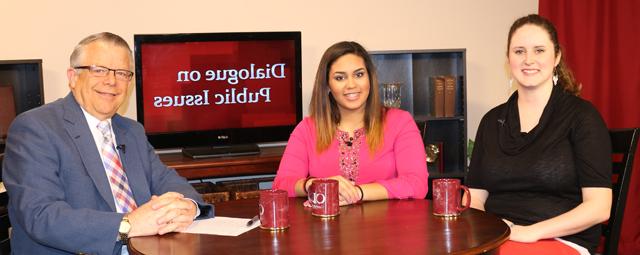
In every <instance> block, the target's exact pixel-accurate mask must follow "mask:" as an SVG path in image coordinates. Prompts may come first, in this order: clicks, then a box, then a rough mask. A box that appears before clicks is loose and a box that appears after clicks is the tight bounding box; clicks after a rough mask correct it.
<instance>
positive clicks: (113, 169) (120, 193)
mask: <svg viewBox="0 0 640 255" xmlns="http://www.w3.org/2000/svg"><path fill="white" fill-rule="evenodd" d="M98 130H100V132H101V133H102V136H103V137H104V140H103V141H102V145H101V146H100V152H101V153H102V164H103V165H104V169H105V171H106V173H107V177H108V179H109V185H110V186H111V192H112V193H113V197H114V198H115V201H116V209H117V212H119V213H126V212H130V211H133V210H135V209H136V207H137V206H136V201H134V200H133V193H131V188H130V187H129V181H128V180H127V175H126V173H125V172H124V169H123V168H122V162H120V158H119V157H118V153H116V150H115V146H114V145H113V139H112V136H111V125H110V124H109V122H108V121H106V120H104V121H101V122H100V123H98Z"/></svg>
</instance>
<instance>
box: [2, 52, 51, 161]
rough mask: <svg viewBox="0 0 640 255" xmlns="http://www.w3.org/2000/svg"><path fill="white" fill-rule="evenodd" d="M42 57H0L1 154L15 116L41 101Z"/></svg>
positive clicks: (42, 95)
mask: <svg viewBox="0 0 640 255" xmlns="http://www.w3.org/2000/svg"><path fill="white" fill-rule="evenodd" d="M42 84H43V83H42V60H41V59H24V60H0V153H4V149H5V142H6V139H7V132H8V130H9V126H10V125H11V122H12V121H13V119H15V117H16V116H17V115H18V114H20V113H22V112H26V111H28V110H30V109H33V108H36V107H38V106H41V105H42V103H43V102H44V94H43V92H42V89H43V86H42Z"/></svg>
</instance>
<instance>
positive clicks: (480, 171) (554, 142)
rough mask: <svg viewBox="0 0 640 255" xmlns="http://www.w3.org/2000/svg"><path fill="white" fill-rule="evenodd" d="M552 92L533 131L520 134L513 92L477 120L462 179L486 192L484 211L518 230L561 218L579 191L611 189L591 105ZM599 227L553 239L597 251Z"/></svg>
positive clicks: (607, 157)
mask: <svg viewBox="0 0 640 255" xmlns="http://www.w3.org/2000/svg"><path fill="white" fill-rule="evenodd" d="M559 87H560V86H555V87H554V89H553V92H552V93H551V97H550V99H549V102H548V103H547V105H546V107H545V109H544V112H543V114H542V117H541V118H540V121H539V123H538V125H537V126H536V127H534V128H533V129H532V130H531V131H530V132H528V133H521V132H520V119H519V115H518V106H517V98H518V94H517V92H516V93H514V94H513V95H512V96H511V98H509V100H508V101H507V102H506V103H505V104H502V105H499V106H497V107H496V108H494V109H492V110H491V111H489V112H488V113H487V114H486V115H485V116H484V117H483V118H482V120H481V122H480V126H479V128H478V132H477V135H476V142H475V147H474V150H473V154H472V155H473V157H472V159H471V164H470V166H469V173H468V175H467V184H468V186H469V188H476V189H484V190H487V191H488V192H489V196H488V198H487V200H486V202H485V210H487V211H488V212H492V213H495V214H497V215H498V216H499V217H502V218H505V219H507V220H510V221H512V222H514V223H516V224H518V225H531V224H534V223H537V222H540V221H543V220H546V219H549V218H552V217H555V216H557V215H560V214H563V213H565V212H567V211H569V210H571V209H573V208H575V207H576V206H578V205H579V204H580V203H581V202H582V192H581V188H584V187H609V188H610V187H611V141H610V138H609V133H608V129H607V127H606V125H605V124H604V121H603V120H602V118H601V117H600V114H599V113H598V111H597V110H596V109H595V108H594V107H593V105H592V104H591V103H589V102H587V101H585V100H583V99H580V98H578V97H576V96H573V95H569V94H567V93H565V92H564V91H563V90H562V89H561V88H559ZM599 236H600V226H599V225H595V226H592V227H591V228H589V229H586V230H584V231H582V232H579V233H576V234H573V235H569V236H564V237H561V238H562V239H565V240H567V241H570V242H574V243H576V244H579V245H581V246H583V247H585V248H587V249H588V250H589V251H590V252H591V253H593V252H594V250H595V248H596V247H597V245H598V241H599Z"/></svg>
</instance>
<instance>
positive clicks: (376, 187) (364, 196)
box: [274, 42, 428, 205]
mask: <svg viewBox="0 0 640 255" xmlns="http://www.w3.org/2000/svg"><path fill="white" fill-rule="evenodd" d="M310 107H311V109H310V112H311V116H310V117H307V118H305V119H304V120H302V122H300V123H299V124H298V126H297V127H296V128H295V130H294V131H293V133H291V137H290V138H289V142H288V144H287V148H286V149H285V152H284V155H283V157H282V161H281V162H280V168H279V169H278V173H277V175H276V178H275V181H274V188H276V189H284V190H286V191H287V192H288V193H289V196H292V197H294V196H306V195H307V192H306V191H307V189H308V187H309V185H311V180H313V179H314V178H331V179H335V180H338V182H339V193H340V205H348V204H353V203H357V202H359V201H362V200H381V199H389V198H400V199H404V198H419V199H422V198H424V197H425V195H426V194H427V177H428V172H427V167H426V161H425V151H424V145H423V143H422V138H421V136H420V132H419V131H418V128H417V126H416V124H415V122H414V120H413V118H412V117H411V115H410V114H409V113H408V112H406V111H402V110H399V109H389V108H385V107H383V106H382V105H381V102H380V95H379V89H378V80H377V76H376V71H375V66H374V65H373V62H372V61H371V58H370V57H369V55H368V53H367V51H366V50H365V49H364V48H363V47H362V46H361V45H360V44H358V43H356V42H339V43H336V44H334V45H333V46H331V47H329V48H328V49H327V51H326V52H325V53H324V55H323V56H322V59H321V60H320V65H319V67H318V72H317V73H316V80H315V84H314V88H313V95H312V96H311V105H310Z"/></svg>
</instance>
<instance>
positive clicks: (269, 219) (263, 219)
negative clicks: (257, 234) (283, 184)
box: [258, 190, 289, 230]
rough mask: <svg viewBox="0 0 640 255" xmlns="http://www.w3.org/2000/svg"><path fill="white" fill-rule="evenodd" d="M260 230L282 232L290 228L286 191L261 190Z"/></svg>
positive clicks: (259, 205) (259, 206) (259, 207)
mask: <svg viewBox="0 0 640 255" xmlns="http://www.w3.org/2000/svg"><path fill="white" fill-rule="evenodd" d="M258 210H259V215H260V228H263V229H270V230H282V229H285V228H288V227H289V198H288V197H287V192H286V191H284V190H261V191H260V200H259V204H258Z"/></svg>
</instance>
